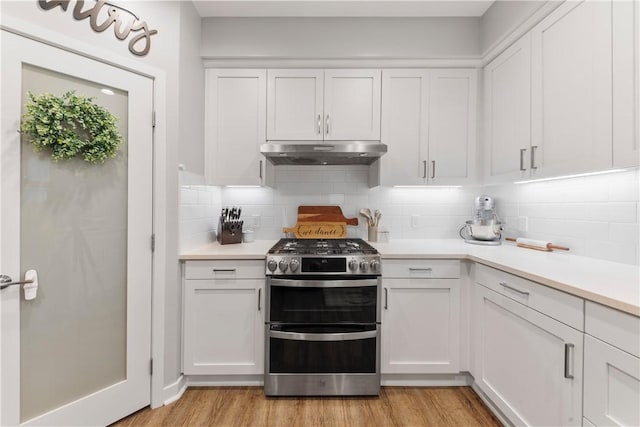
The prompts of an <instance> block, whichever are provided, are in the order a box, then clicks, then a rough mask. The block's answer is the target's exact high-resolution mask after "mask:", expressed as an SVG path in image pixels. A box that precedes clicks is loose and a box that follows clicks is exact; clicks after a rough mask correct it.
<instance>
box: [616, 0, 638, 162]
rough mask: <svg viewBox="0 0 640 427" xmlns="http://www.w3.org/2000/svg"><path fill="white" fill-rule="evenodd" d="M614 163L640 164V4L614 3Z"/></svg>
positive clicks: (630, 2) (635, 2)
mask: <svg viewBox="0 0 640 427" xmlns="http://www.w3.org/2000/svg"><path fill="white" fill-rule="evenodd" d="M612 12H613V166H614V167H617V168H624V167H632V166H639V165H640V4H639V3H638V2H637V1H628V0H627V1H614V2H613V11H612Z"/></svg>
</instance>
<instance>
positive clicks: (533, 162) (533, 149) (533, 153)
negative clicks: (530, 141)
mask: <svg viewBox="0 0 640 427" xmlns="http://www.w3.org/2000/svg"><path fill="white" fill-rule="evenodd" d="M537 149H538V146H537V145H532V146H531V169H538V167H537V166H536V150H537Z"/></svg>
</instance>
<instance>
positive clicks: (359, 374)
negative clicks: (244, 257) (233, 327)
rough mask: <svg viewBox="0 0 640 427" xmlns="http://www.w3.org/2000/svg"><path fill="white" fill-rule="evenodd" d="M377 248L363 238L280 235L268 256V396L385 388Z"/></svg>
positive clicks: (373, 391)
mask: <svg viewBox="0 0 640 427" xmlns="http://www.w3.org/2000/svg"><path fill="white" fill-rule="evenodd" d="M380 276H381V275H380V255H379V254H378V251H377V250H376V249H374V248H373V247H371V246H370V245H369V244H367V243H366V242H364V241H363V240H362V239H331V240H313V239H309V240H306V239H281V240H280V241H279V242H278V243H277V244H276V245H275V246H274V247H273V248H271V250H270V251H269V252H268V254H267V259H266V296H267V297H266V308H267V311H266V316H267V318H266V322H265V334H266V336H265V343H266V351H265V377H264V391H265V394H266V395H268V396H323V395H324V396H329V395H334V396H349V395H377V394H379V392H380V316H381V307H380V295H381V279H380Z"/></svg>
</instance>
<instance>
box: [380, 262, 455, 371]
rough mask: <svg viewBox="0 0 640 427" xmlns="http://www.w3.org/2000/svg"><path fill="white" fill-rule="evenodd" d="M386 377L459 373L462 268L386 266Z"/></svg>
mask: <svg viewBox="0 0 640 427" xmlns="http://www.w3.org/2000/svg"><path fill="white" fill-rule="evenodd" d="M383 272H388V273H383V279H382V280H383V295H382V304H383V309H382V363H381V372H382V374H442V373H458V372H459V371H460V370H459V363H460V279H459V277H460V263H459V262H458V261H451V260H447V261H442V260H435V262H434V261H432V260H385V261H384V264H383Z"/></svg>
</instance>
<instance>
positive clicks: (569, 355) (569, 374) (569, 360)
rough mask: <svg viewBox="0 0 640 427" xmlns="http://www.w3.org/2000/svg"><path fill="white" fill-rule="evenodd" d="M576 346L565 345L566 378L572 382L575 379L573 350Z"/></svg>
mask: <svg viewBox="0 0 640 427" xmlns="http://www.w3.org/2000/svg"><path fill="white" fill-rule="evenodd" d="M574 349H575V345H573V344H565V345H564V377H565V378H568V379H570V380H572V379H573V350H574Z"/></svg>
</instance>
